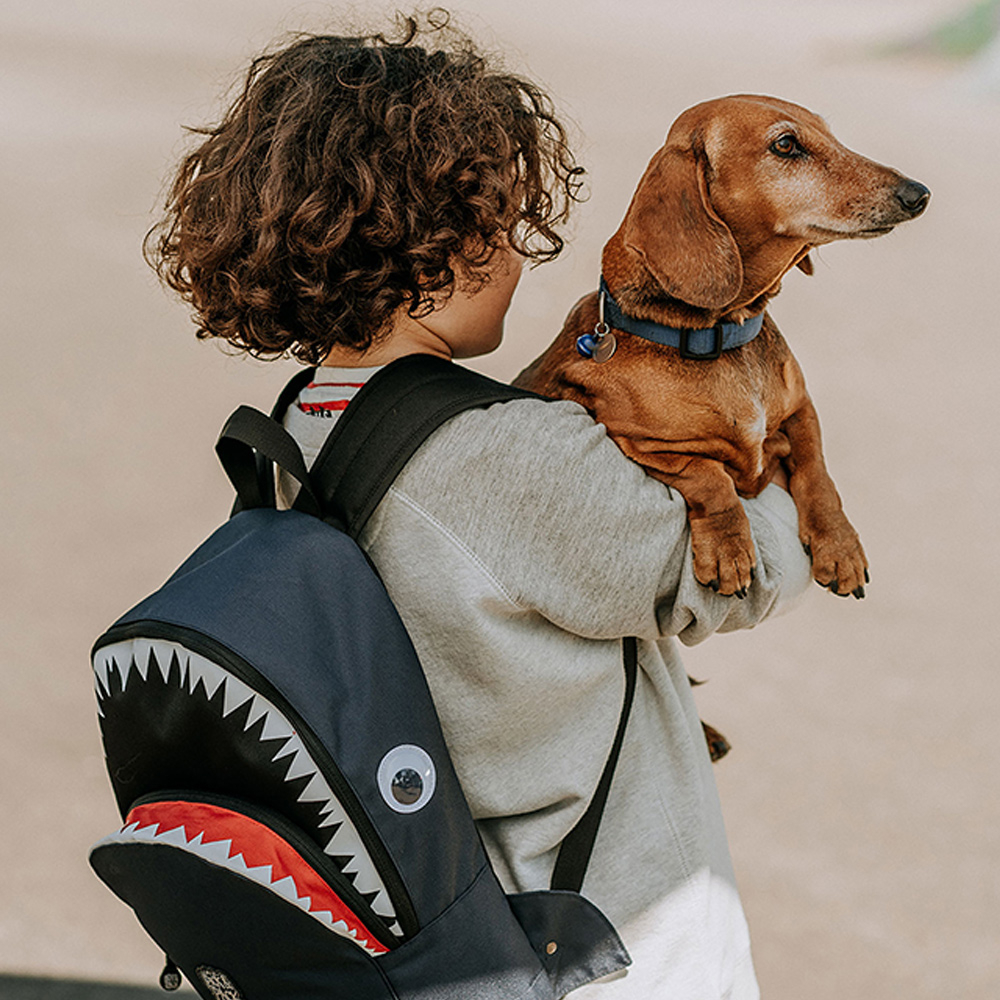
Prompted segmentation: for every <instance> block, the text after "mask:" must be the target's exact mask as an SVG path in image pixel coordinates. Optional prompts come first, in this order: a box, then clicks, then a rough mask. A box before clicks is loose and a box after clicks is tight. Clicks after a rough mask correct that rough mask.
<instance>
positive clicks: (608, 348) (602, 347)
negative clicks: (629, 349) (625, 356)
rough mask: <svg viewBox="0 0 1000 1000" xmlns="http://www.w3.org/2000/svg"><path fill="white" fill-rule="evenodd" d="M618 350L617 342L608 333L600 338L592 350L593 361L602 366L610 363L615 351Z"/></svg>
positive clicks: (613, 336)
mask: <svg viewBox="0 0 1000 1000" xmlns="http://www.w3.org/2000/svg"><path fill="white" fill-rule="evenodd" d="M617 349H618V341H617V340H615V335H614V334H613V333H611V332H610V331H609V332H608V333H606V334H605V335H604V336H603V337H601V340H600V342H599V343H598V345H597V346H596V347H595V348H594V360H595V361H596V362H597V363H598V364H599V365H603V364H604V362H605V361H610V360H611V358H612V356H613V355H614V353H615V351H616V350H617Z"/></svg>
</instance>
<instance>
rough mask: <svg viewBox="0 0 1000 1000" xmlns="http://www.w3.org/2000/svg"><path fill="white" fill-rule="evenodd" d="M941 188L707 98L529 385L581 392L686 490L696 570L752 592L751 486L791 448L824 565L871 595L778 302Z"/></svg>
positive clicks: (814, 130) (803, 530)
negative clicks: (837, 248)
mask: <svg viewBox="0 0 1000 1000" xmlns="http://www.w3.org/2000/svg"><path fill="white" fill-rule="evenodd" d="M929 197H930V192H929V191H928V190H927V188H926V187H924V186H923V185H922V184H919V183H917V182H916V181H912V180H909V179H907V178H905V177H903V175H902V174H900V173H898V172H897V171H895V170H892V169H890V168H889V167H883V166H880V165H879V164H877V163H873V162H872V161H871V160H867V159H865V158H864V157H862V156H859V155H858V154H857V153H853V152H851V151H850V150H848V149H845V148H844V147H843V146H842V145H841V144H840V143H839V142H837V140H836V139H835V138H834V137H833V136H832V135H831V134H830V130H829V129H828V128H827V126H826V124H825V123H824V122H823V120H822V119H821V118H819V117H817V116H816V115H814V114H812V113H811V112H809V111H807V110H805V109H804V108H801V107H798V106H797V105H795V104H789V103H787V102H786V101H781V100H777V99H775V98H770V97H757V96H749V95H741V96H735V97H724V98H721V99H718V100H714V101H708V102H707V103H704V104H699V105H697V106H696V107H693V108H690V109H689V110H687V111H685V112H684V113H683V114H682V115H681V116H680V117H679V118H678V119H677V121H676V122H674V124H673V126H672V127H671V129H670V133H669V135H668V136H667V142H666V145H665V146H664V147H663V148H662V149H661V150H660V151H659V152H658V153H657V154H656V155H655V156H654V157H653V159H652V161H651V162H650V164H649V167H648V168H647V169H646V173H645V174H644V175H643V177H642V179H641V180H640V182H639V187H638V188H637V190H636V192H635V195H634V197H633V199H632V203H631V205H630V206H629V208H628V211H627V212H626V214H625V219H624V220H623V222H622V224H621V226H620V227H619V229H618V231H617V232H616V233H615V234H614V236H612V237H611V239H610V240H609V241H608V243H607V245H606V246H605V248H604V254H603V258H602V277H603V284H602V291H601V292H592V293H591V294H589V295H587V296H586V297H584V298H583V299H581V300H580V301H579V302H578V303H577V304H576V306H575V307H574V308H573V310H572V312H571V313H570V315H569V317H568V318H567V320H566V324H565V326H564V327H563V330H562V332H561V333H560V334H559V336H558V337H557V338H556V340H555V342H554V343H553V344H552V345H551V346H550V347H549V349H548V350H547V351H546V352H545V353H544V354H543V355H542V356H541V357H540V358H538V359H537V360H536V361H535V362H534V363H533V364H531V365H530V366H529V367H528V368H526V369H525V370H524V371H523V372H522V373H521V374H520V375H519V376H518V377H517V379H516V380H515V384H516V385H519V386H523V387H525V388H528V389H533V390H534V391H536V392H538V393H541V394H543V395H546V396H555V397H560V398H565V399H573V400H576V401H577V402H579V403H581V404H582V405H583V406H585V407H586V408H587V409H588V410H589V411H590V412H591V413H592V414H593V415H594V417H595V419H596V420H598V421H599V422H600V423H602V424H604V425H605V426H606V427H607V429H608V434H609V435H610V436H611V437H612V438H613V440H614V441H615V442H616V443H617V444H618V445H619V447H620V448H621V449H622V451H624V452H625V454H626V455H628V456H629V458H631V459H633V460H635V461H636V462H638V463H639V464H640V465H642V466H643V467H644V468H645V469H646V471H647V472H648V473H649V474H650V475H651V476H655V477H656V478H657V479H659V480H662V481H663V482H664V483H667V484H668V485H670V486H672V487H675V488H676V489H677V490H678V491H679V492H680V493H681V494H682V495H683V497H684V499H685V501H686V502H687V505H688V517H689V521H690V525H691V544H692V549H693V552H694V572H695V576H696V577H697V579H698V580H699V581H700V582H701V583H703V584H706V585H707V586H710V587H712V588H713V589H715V590H717V591H718V592H719V593H721V594H735V595H736V596H737V597H742V596H744V595H745V594H746V590H747V588H748V587H749V586H750V583H751V579H752V575H753V569H754V562H755V557H754V547H753V539H752V537H751V534H750V525H749V522H748V520H747V517H746V514H745V513H744V511H743V508H742V506H741V505H740V503H739V499H738V497H739V496H744V497H752V496H756V495H757V494H758V493H760V491H761V490H762V489H764V487H765V486H766V485H767V484H768V482H769V481H770V479H771V477H772V476H773V475H774V474H775V472H776V471H777V469H778V465H779V463H784V466H785V468H786V470H787V472H788V476H789V489H790V490H791V494H792V497H793V498H794V500H795V503H796V506H797V508H798V511H799V534H800V537H801V539H802V543H803V545H804V546H805V547H806V550H807V551H808V552H809V553H811V558H812V568H813V576H814V577H815V579H816V580H817V581H818V582H819V583H821V584H823V585H824V586H826V587H828V588H829V589H830V590H832V591H833V592H834V593H837V594H839V595H841V596H846V595H848V594H854V596H855V597H863V596H864V584H865V583H866V582H867V579H868V571H867V565H868V564H867V560H866V559H865V554H864V551H863V549H862V548H861V542H860V541H859V539H858V535H857V532H855V530H854V528H853V527H852V526H851V524H850V522H849V521H848V520H847V518H846V516H845V515H844V512H843V509H842V506H841V501H840V496H839V495H838V493H837V490H836V488H835V487H834V485H833V480H832V479H831V478H830V476H829V474H828V473H827V471H826V465H825V463H824V460H823V452H822V448H821V444H820V432H819V421H818V419H817V417H816V411H815V409H814V408H813V404H812V402H811V401H810V399H809V396H808V394H807V392H806V387H805V381H804V379H803V377H802V372H801V371H800V369H799V366H798V364H797V363H796V361H795V358H794V357H792V353H791V351H790V350H789V349H788V345H787V344H786V343H785V340H784V338H783V337H782V336H781V334H780V333H779V332H778V328H777V327H776V326H775V325H774V322H773V321H772V320H771V318H770V316H768V314H767V313H766V312H765V306H766V305H767V302H768V300H769V299H770V298H771V297H772V296H774V295H776V294H777V293H778V291H779V290H780V287H781V279H782V277H783V276H784V275H785V273H786V272H787V271H788V270H790V269H791V268H792V267H793V266H798V267H799V268H801V269H802V270H803V271H805V272H806V273H807V274H811V273H812V263H811V261H810V259H809V251H810V250H811V249H812V248H813V247H816V246H820V245H822V244H824V243H829V242H831V241H833V240H842V239H867V238H871V237H874V236H881V235H883V234H884V233H888V232H889V231H890V230H891V229H892V228H893V227H894V226H896V225H897V224H898V223H900V222H904V221H906V220H907V219H912V218H915V217H916V216H918V215H919V214H920V213H921V212H922V211H923V210H924V208H925V207H926V205H927V201H928V199H929ZM602 310H603V311H602ZM758 329H759V332H757V330H758ZM591 331H594V332H593V333H591ZM630 331H631V332H630ZM755 333H756V335H755V336H752V335H754V334H755ZM588 334H590V337H589V338H588V337H587V335H588ZM581 335H582V340H581ZM751 336H752V339H750V338H751ZM650 338H652V339H650ZM578 340H580V341H581V343H580V344H579V346H578ZM743 341H745V342H743Z"/></svg>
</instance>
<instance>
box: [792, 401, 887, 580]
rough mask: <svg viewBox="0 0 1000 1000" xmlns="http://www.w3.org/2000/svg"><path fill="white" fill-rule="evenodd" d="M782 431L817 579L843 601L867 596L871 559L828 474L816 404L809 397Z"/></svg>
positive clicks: (804, 538) (794, 495) (802, 530)
mask: <svg viewBox="0 0 1000 1000" xmlns="http://www.w3.org/2000/svg"><path fill="white" fill-rule="evenodd" d="M782 430H783V431H784V432H785V434H786V435H787V436H788V442H789V445H790V446H791V448H790V452H789V455H788V457H787V458H786V459H785V463H786V466H787V468H788V473H789V482H788V486H789V489H790V491H791V494H792V499H794V500H795V505H796V507H797V508H798V511H799V538H801V540H802V544H803V545H804V546H805V549H806V551H807V552H808V553H809V555H810V558H811V559H812V571H813V577H814V578H815V580H816V581H817V582H818V583H820V584H822V585H823V586H824V587H826V588H828V589H829V590H832V591H833V592H834V593H835V594H838V595H839V596H841V597H846V596H847V595H848V594H853V595H854V596H855V597H859V598H860V597H864V596H865V584H866V583H867V582H868V560H867V559H866V558H865V551H864V549H863V548H862V547H861V540H860V539H859V538H858V533H857V532H856V531H855V530H854V527H853V525H852V524H851V522H850V521H848V520H847V516H846V515H845V514H844V508H843V504H842V503H841V500H840V494H839V493H838V492H837V487H836V486H834V484H833V480H832V479H831V478H830V474H829V473H828V472H827V470H826V463H825V461H824V460H823V445H822V440H821V438H820V430H819V418H818V417H817V415H816V409H815V407H814V406H813V404H812V401H811V400H809V399H808V398H807V399H806V402H805V403H804V405H803V406H801V407H800V408H799V409H798V410H796V412H795V413H793V414H792V415H791V416H790V417H789V418H788V419H787V420H786V421H785V423H784V424H783V425H782Z"/></svg>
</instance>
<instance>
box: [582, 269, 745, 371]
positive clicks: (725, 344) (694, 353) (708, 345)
mask: <svg viewBox="0 0 1000 1000" xmlns="http://www.w3.org/2000/svg"><path fill="white" fill-rule="evenodd" d="M600 290H601V291H600V293H601V296H602V297H603V299H604V301H603V303H602V304H603V319H604V321H605V323H606V324H607V325H608V326H610V327H613V328H614V329H616V330H622V331H623V332H625V333H631V334H634V335H635V336H637V337H642V338H643V339H644V340H651V341H652V342H653V343H654V344H662V345H663V346H664V347H676V348H677V350H679V351H680V354H681V357H682V358H692V359H694V360H696V361H714V360H715V359H716V358H717V357H719V356H720V355H721V354H722V352H723V351H731V350H733V349H734V348H736V347H742V346H743V345H744V344H749V343H750V341H751V340H753V339H754V338H755V337H756V336H757V334H759V333H760V331H761V328H762V327H763V325H764V314H763V313H758V314H757V315H756V316H752V317H751V318H750V319H748V320H747V321H746V322H745V323H716V324H715V326H708V327H703V328H701V329H696V330H689V329H683V328H677V327H673V326H664V324H662V323H654V322H653V321H652V320H648V319H636V318H635V317H634V316H629V315H627V314H626V313H624V312H623V311H622V308H621V306H620V305H618V303H617V302H615V300H614V297H613V296H612V294H611V292H610V291H609V290H608V286H607V283H606V282H605V280H604V277H603V275H602V276H601V285H600Z"/></svg>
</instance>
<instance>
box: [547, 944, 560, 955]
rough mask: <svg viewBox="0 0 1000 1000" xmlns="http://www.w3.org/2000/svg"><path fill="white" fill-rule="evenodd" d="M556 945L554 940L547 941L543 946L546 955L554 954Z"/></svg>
mask: <svg viewBox="0 0 1000 1000" xmlns="http://www.w3.org/2000/svg"><path fill="white" fill-rule="evenodd" d="M558 947H559V945H557V944H556V943H555V941H550V942H549V943H548V944H547V945H546V946H545V954H546V955H554V954H555V953H556V949H557V948H558Z"/></svg>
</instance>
